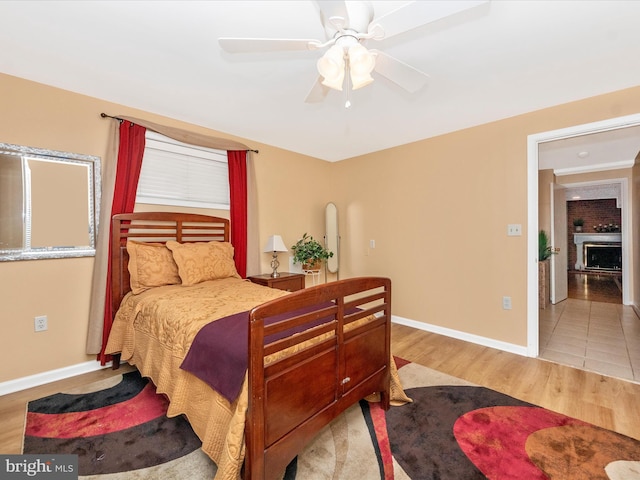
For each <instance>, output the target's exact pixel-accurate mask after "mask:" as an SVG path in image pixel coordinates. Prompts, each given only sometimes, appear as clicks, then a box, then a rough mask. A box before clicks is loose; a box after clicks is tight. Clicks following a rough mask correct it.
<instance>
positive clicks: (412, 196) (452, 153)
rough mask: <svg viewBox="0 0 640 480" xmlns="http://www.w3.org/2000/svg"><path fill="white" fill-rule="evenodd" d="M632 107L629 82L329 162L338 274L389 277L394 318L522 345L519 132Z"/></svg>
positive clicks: (523, 147)
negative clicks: (516, 227)
mask: <svg viewBox="0 0 640 480" xmlns="http://www.w3.org/2000/svg"><path fill="white" fill-rule="evenodd" d="M637 112H640V88H638V87H636V88H633V89H628V90H625V91H620V92H615V93H612V94H608V95H603V96H599V97H594V98H590V99H586V100H583V101H579V102H574V103H569V104H565V105H560V106H557V107H553V108H548V109H545V110H540V111H537V112H533V113H529V114H525V115H520V116H517V117H513V118H509V119H506V120H502V121H498V122H493V123H490V124H486V125H481V126H478V127H474V128H469V129H466V130H461V131H458V132H453V133H450V134H448V135H443V136H439V137H436V138H431V139H427V140H423V141H420V142H416V143H412V144H408V145H404V146H401V147H398V148H393V149H389V150H385V151H380V152H376V153H373V154H369V155H365V156H362V157H358V158H353V159H350V160H347V161H343V162H340V163H338V164H336V171H337V172H338V173H337V174H336V175H334V178H336V179H341V183H340V184H339V187H340V188H339V197H338V198H339V202H338V203H337V204H338V208H339V209H340V211H341V212H342V217H341V218H342V224H341V228H342V232H343V246H344V250H346V254H345V255H344V256H345V257H347V258H346V259H345V260H344V261H343V262H342V265H343V267H345V268H344V270H346V272H345V271H344V270H343V273H346V274H347V275H349V274H351V275H353V274H379V273H380V274H384V275H388V276H390V277H391V279H392V281H393V302H394V304H393V312H394V314H395V315H397V316H400V317H403V318H407V319H410V320H416V321H419V322H425V323H429V324H432V325H435V326H437V327H444V328H449V329H454V330H459V331H461V332H465V333H468V334H474V335H480V336H483V337H488V338H490V339H494V340H498V341H503V342H508V343H511V344H515V345H520V346H526V344H527V343H526V341H527V337H526V333H527V305H526V293H527V290H526V289H527V245H526V239H527V231H526V230H527V222H528V219H527V137H528V135H532V134H539V133H541V132H546V131H552V130H557V129H560V128H566V127H570V126H574V125H580V124H585V123H591V122H595V121H600V120H605V119H608V118H613V117H618V116H623V115H630V114H633V113H637ZM345 213H346V218H345ZM510 223H520V224H522V226H523V232H522V233H523V235H522V236H521V237H507V234H506V230H507V225H508V224H510ZM345 231H347V232H348V235H346V238H345V233H344V232H345ZM370 239H375V240H376V249H375V250H369V251H368V255H367V246H368V242H369V240H370ZM503 296H511V297H512V306H513V308H512V310H503V309H502V297H503Z"/></svg>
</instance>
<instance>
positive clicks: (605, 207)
mask: <svg viewBox="0 0 640 480" xmlns="http://www.w3.org/2000/svg"><path fill="white" fill-rule="evenodd" d="M575 218H582V219H584V227H582V228H583V230H582V231H583V232H584V233H593V232H595V230H594V229H593V226H594V225H598V224H600V223H601V224H603V225H604V224H609V223H613V224H614V225H620V224H621V222H622V216H621V210H620V209H619V208H616V200H615V199H613V198H611V199H602V200H571V201H569V202H567V233H568V235H567V237H568V238H567V252H568V255H569V256H568V259H567V262H568V264H567V268H568V269H569V270H573V269H574V268H575V264H576V244H575V243H573V234H574V232H575V227H574V226H573V220H574V219H575Z"/></svg>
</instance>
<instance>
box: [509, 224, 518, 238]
mask: <svg viewBox="0 0 640 480" xmlns="http://www.w3.org/2000/svg"><path fill="white" fill-rule="evenodd" d="M507 235H508V236H510V237H519V236H520V235H522V225H521V224H519V223H510V224H509V225H507Z"/></svg>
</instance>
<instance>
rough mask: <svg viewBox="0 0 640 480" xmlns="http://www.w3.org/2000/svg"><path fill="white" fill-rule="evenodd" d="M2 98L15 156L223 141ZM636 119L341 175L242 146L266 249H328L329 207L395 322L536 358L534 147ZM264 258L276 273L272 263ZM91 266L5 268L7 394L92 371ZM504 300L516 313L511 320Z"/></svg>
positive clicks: (548, 120) (511, 133)
mask: <svg viewBox="0 0 640 480" xmlns="http://www.w3.org/2000/svg"><path fill="white" fill-rule="evenodd" d="M0 92H2V95H1V97H0V98H1V99H2V100H1V101H2V103H1V104H0V109H1V111H2V115H1V116H0V132H3V133H2V138H1V141H3V142H8V143H18V144H23V145H28V146H40V147H44V148H51V149H56V150H65V151H71V152H76V153H84V154H90V155H98V156H100V157H102V156H103V155H104V152H105V149H106V142H107V133H108V128H107V124H106V122H107V120H103V119H101V118H100V117H99V113H100V112H102V111H105V112H106V113H109V114H114V115H115V114H122V115H132V116H137V117H143V118H146V119H150V120H153V121H157V122H160V123H165V124H170V125H175V126H181V127H183V128H187V127H188V128H191V129H192V130H194V131H200V132H205V133H206V132H209V133H213V134H218V135H221V134H219V133H218V132H211V131H209V130H207V129H204V128H201V127H196V126H188V125H185V124H183V123H180V122H177V121H173V120H169V119H165V118H162V117H158V116H155V115H152V114H148V113H145V112H140V111H136V110H133V109H130V108H126V107H122V106H117V105H114V104H109V103H107V102H103V101H100V100H97V99H93V98H88V97H84V96H81V95H76V94H73V93H69V92H65V91H61V90H58V89H55V88H50V87H46V86H42V85H38V84H35V83H31V82H27V81H23V80H20V79H16V78H13V77H8V76H3V75H0ZM5 92H9V94H6V93H5ZM639 111H640V87H639V88H635V89H630V90H626V91H621V92H616V93H613V94H609V95H604V96H601V97H595V98H592V99H587V100H584V101H581V102H575V103H572V104H567V105H562V106H558V107H554V108H550V109H546V110H542V111H538V112H534V113H531V114H527V115H522V116H518V117H514V118H511V119H507V120H503V121H500V122H494V123H490V124H486V125H481V126H478V127H475V128H470V129H466V130H462V131H459V132H454V133H451V134H448V135H442V136H439V137H436V138H432V139H427V140H424V141H420V142H416V143H412V144H408V145H404V146H401V147H397V148H393V149H389V150H384V151H381V152H376V153H373V154H369V155H365V156H362V157H357V158H353V159H349V160H346V161H342V162H338V163H327V162H323V161H320V160H317V159H313V158H309V157H305V156H303V155H299V154H295V153H292V152H287V151H284V150H281V149H277V148H274V147H271V146H267V145H262V144H257V143H256V142H251V141H247V140H243V139H240V140H241V141H243V142H244V143H248V144H249V145H250V146H251V147H252V148H258V149H259V150H260V154H259V155H256V156H255V170H256V179H257V189H258V200H259V234H260V242H261V245H264V242H266V239H267V237H268V236H269V235H271V234H273V233H278V234H280V235H282V236H283V238H284V240H285V243H286V244H287V246H291V245H292V244H293V243H294V242H295V240H296V239H297V238H299V237H300V236H301V235H302V233H304V232H308V233H310V234H312V235H314V236H318V237H322V234H323V230H324V227H323V213H324V206H325V205H326V203H327V202H329V201H333V202H335V203H336V205H337V206H338V210H339V220H340V234H341V237H342V244H341V245H342V253H343V255H342V259H341V261H340V266H341V273H340V276H341V278H346V277H349V276H354V275H369V274H371V275H385V276H388V277H390V278H391V279H392V281H393V302H394V304H393V313H394V314H395V315H397V316H400V317H403V318H407V319H411V320H416V321H418V322H427V323H430V324H434V325H438V326H443V327H446V328H450V329H454V330H459V331H461V332H465V333H469V334H475V335H481V336H484V337H488V338H492V339H495V340H498V341H503V342H509V343H512V344H516V345H526V272H527V249H526V238H527V236H526V235H527V232H526V228H527V135H530V134H534V133H540V132H544V131H548V130H555V129H559V128H564V127H568V126H572V125H577V124H583V123H589V122H594V121H598V120H603V119H606V118H611V117H617V116H622V115H627V114H631V113H637V112H639ZM229 137H230V138H234V137H231V136H229ZM635 179H636V181H637V177H635ZM141 208H145V207H141ZM509 223H520V224H522V227H523V232H522V233H523V235H522V236H521V237H507V235H506V229H507V224H509ZM370 240H375V242H376V247H375V248H374V249H371V248H369V241H370ZM261 255H262V269H263V271H265V272H266V271H268V270H269V268H268V265H269V256H268V255H267V254H262V253H261ZM283 260H284V258H281V262H282V261H283ZM92 266H93V260H92V259H68V260H67V259H63V260H47V261H31V262H14V263H2V264H0V291H1V292H2V295H3V300H4V301H2V302H0V329H1V330H2V334H1V335H0V348H1V349H2V351H3V354H4V355H5V358H11V359H12V362H11V364H9V363H7V362H5V363H3V365H2V367H0V382H2V381H6V380H9V379H14V378H18V377H22V376H25V375H31V374H36V373H40V372H45V371H48V370H52V369H56V368H61V367H64V366H69V365H74V364H77V363H79V362H82V361H86V360H88V359H89V358H90V357H87V356H86V355H84V353H83V352H84V342H85V335H86V317H87V312H88V305H89V299H88V296H89V289H90V285H89V283H90V281H91V269H92ZM61 279H63V281H61ZM503 295H509V296H511V297H512V302H513V309H512V310H509V311H506V310H503V309H502V296H503ZM43 314H47V315H49V330H48V331H47V332H43V333H37V334H36V333H34V332H33V317H34V316H36V315H43Z"/></svg>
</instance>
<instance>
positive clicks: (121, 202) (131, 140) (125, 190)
mask: <svg viewBox="0 0 640 480" xmlns="http://www.w3.org/2000/svg"><path fill="white" fill-rule="evenodd" d="M146 130H147V129H146V128H144V127H141V126H140V125H136V124H135V123H131V122H128V121H126V120H125V121H123V122H122V123H121V124H120V145H119V148H118V162H117V165H116V181H115V186H114V193H113V203H112V204H111V216H113V215H116V214H118V213H131V212H133V208H134V206H135V203H136V190H137V189H138V179H139V178H140V168H141V167H142V156H143V155H144V144H145V133H146ZM102 228H106V225H103V226H102ZM109 239H111V223H109ZM112 323H113V311H112V309H111V240H109V263H108V265H107V288H106V292H105V304H104V328H103V330H102V349H101V350H100V354H99V355H98V360H100V364H101V365H104V364H105V363H106V362H108V361H109V360H110V359H111V358H110V357H111V356H110V355H105V353H104V349H105V347H106V346H107V340H108V339H109V333H110V332H111V324H112Z"/></svg>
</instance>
